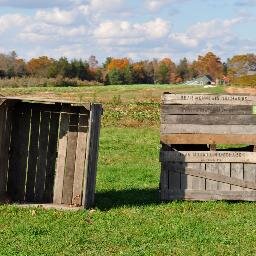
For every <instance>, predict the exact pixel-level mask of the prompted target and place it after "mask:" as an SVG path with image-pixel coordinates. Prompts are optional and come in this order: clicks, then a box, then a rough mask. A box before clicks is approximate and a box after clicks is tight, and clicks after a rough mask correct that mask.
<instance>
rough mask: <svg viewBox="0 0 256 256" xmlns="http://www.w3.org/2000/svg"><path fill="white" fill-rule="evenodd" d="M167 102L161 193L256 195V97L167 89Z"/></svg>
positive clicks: (187, 196) (198, 196) (232, 197)
mask: <svg viewBox="0 0 256 256" xmlns="http://www.w3.org/2000/svg"><path fill="white" fill-rule="evenodd" d="M162 103H163V104H162V110H161V143H162V149H161V153H160V162H161V180H160V192H161V199H162V200H164V201H168V200H177V199H187V200H249V201H256V152H254V151H255V144H256V115H255V114H256V107H255V106H256V97H255V96H248V95H185V94H178V95H177V94H168V93H166V94H164V95H163V102H162ZM216 144H230V146H231V149H227V150H221V151H220V150H216ZM232 144H249V146H245V147H244V148H240V149H236V148H232Z"/></svg>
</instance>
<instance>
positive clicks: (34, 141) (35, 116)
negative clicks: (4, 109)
mask: <svg viewBox="0 0 256 256" xmlns="http://www.w3.org/2000/svg"><path fill="white" fill-rule="evenodd" d="M39 127H40V109H39V106H38V105H37V106H33V107H32V114H31V131H30V140H29V141H30V143H29V153H28V170H27V183H26V195H25V200H26V201H27V202H34V199H35V180H36V168H37V159H38V153H39V150H38V138H39V130H40V129H39Z"/></svg>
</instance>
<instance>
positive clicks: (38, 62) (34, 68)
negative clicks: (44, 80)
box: [27, 56, 54, 77]
mask: <svg viewBox="0 0 256 256" xmlns="http://www.w3.org/2000/svg"><path fill="white" fill-rule="evenodd" d="M52 64H54V59H51V58H48V57H47V56H41V57H38V58H33V59H31V60H30V61H29V62H28V63H27V70H28V72H29V73H30V74H31V75H33V76H44V77H45V76H47V74H48V70H49V68H50V67H51V65H52Z"/></svg>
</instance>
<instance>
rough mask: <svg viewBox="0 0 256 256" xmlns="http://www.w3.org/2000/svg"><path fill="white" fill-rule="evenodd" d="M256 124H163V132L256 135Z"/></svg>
mask: <svg viewBox="0 0 256 256" xmlns="http://www.w3.org/2000/svg"><path fill="white" fill-rule="evenodd" d="M255 131H256V125H200V124H198V125H197V124H161V134H173V133H180V134H182V133H185V134H188V133H191V134H193V133H196V134H209V133H213V132H214V134H225V135H226V134H241V135H244V134H247V135H255Z"/></svg>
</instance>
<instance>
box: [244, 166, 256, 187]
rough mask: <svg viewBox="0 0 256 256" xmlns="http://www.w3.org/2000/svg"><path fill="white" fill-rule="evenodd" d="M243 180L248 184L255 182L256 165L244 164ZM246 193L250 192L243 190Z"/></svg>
mask: <svg viewBox="0 0 256 256" xmlns="http://www.w3.org/2000/svg"><path fill="white" fill-rule="evenodd" d="M244 180H245V181H249V182H256V164H244ZM244 190H246V191H251V189H249V188H245V189H244Z"/></svg>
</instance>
